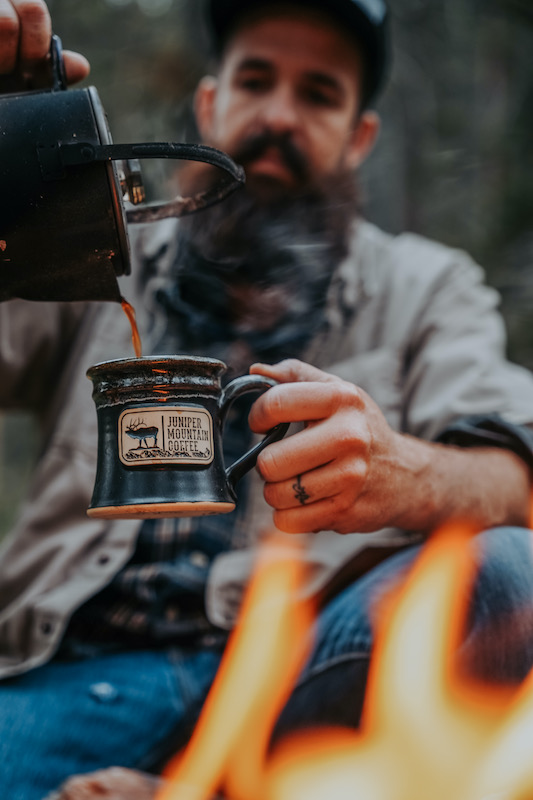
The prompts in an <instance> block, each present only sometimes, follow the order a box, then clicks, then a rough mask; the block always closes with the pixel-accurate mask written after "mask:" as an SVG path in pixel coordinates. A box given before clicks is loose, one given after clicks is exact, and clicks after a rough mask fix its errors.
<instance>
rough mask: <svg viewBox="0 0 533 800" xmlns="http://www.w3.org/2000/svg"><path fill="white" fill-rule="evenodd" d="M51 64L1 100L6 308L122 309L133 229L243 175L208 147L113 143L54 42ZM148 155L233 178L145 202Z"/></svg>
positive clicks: (220, 191)
mask: <svg viewBox="0 0 533 800" xmlns="http://www.w3.org/2000/svg"><path fill="white" fill-rule="evenodd" d="M50 63H51V73H52V77H51V80H52V85H51V86H49V87H48V88H46V89H39V90H35V91H16V92H14V93H9V94H3V95H0V139H1V143H2V147H1V149H0V174H1V175H2V192H1V193H0V301H3V300H10V299H13V298H22V299H27V300H41V301H47V300H58V301H78V300H104V301H113V302H118V303H121V302H122V300H123V298H122V295H121V292H120V289H119V286H118V281H117V278H118V277H119V276H122V275H128V274H129V273H130V271H131V265H130V252H129V240H128V233H127V223H129V224H136V223H142V222H154V221H156V220H159V219H164V218H167V217H180V216H183V215H185V214H192V213H194V212H196V211H198V210H200V209H202V208H206V207H207V206H210V205H212V204H214V203H217V202H219V201H220V200H222V199H224V198H225V197H227V196H228V195H229V194H230V193H231V192H233V191H235V189H237V188H238V187H239V186H241V185H242V184H243V183H244V170H243V169H242V167H240V166H238V165H237V164H235V162H234V161H233V160H232V159H231V158H230V157H229V156H227V155H226V154H225V153H222V152H221V151H219V150H216V149H214V148H211V147H207V146H204V145H198V144H180V143H173V142H151V143H137V144H113V142H112V138H111V133H110V130H109V127H108V124H107V118H106V115H105V112H104V109H103V106H102V103H101V102H100V98H99V96H98V92H97V90H96V88H95V87H94V86H91V87H89V88H86V89H69V90H67V89H66V81H65V76H64V68H63V58H62V49H61V41H60V39H59V38H58V37H57V36H55V35H54V36H53V37H52V44H51V50H50ZM2 88H3V89H4V91H5V90H6V89H7V90H9V89H10V88H12V87H10V86H7V85H6V84H4V85H3V86H2V84H0V91H2ZM147 158H150V159H154V158H155V159H161V158H164V159H179V160H188V161H196V162H203V163H205V164H209V165H211V166H213V167H216V168H218V169H219V170H222V171H223V172H224V173H226V175H227V176H228V178H227V179H226V180H224V181H221V182H217V183H216V184H214V185H213V184H211V185H209V186H208V187H207V189H205V190H204V191H200V192H198V193H197V194H194V195H192V196H188V197H176V198H174V200H171V201H170V202H164V203H152V204H145V205H139V203H142V201H143V200H144V189H143V186H142V176H141V171H140V165H139V160H142V159H147ZM117 162H118V163H117ZM125 195H126V196H127V199H128V201H129V203H130V206H129V207H126V205H125V200H124V197H125Z"/></svg>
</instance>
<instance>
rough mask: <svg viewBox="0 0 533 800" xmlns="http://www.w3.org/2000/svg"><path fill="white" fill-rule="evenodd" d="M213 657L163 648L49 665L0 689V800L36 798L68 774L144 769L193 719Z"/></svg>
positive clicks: (215, 658) (213, 669)
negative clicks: (115, 768) (1, 799)
mask: <svg viewBox="0 0 533 800" xmlns="http://www.w3.org/2000/svg"><path fill="white" fill-rule="evenodd" d="M220 655H221V653H220V651H218V650H210V649H206V650H203V651H199V652H196V653H194V652H186V651H178V650H172V651H170V652H169V651H163V650H161V651H155V652H145V651H138V652H130V653H123V654H113V655H109V656H99V657H96V658H89V659H83V660H70V661H58V660H56V661H53V662H51V663H50V664H47V665H46V666H43V667H40V668H39V669H36V670H34V671H33V672H30V673H27V674H26V675H23V676H21V677H19V678H11V679H9V680H7V681H5V682H3V683H2V684H0V786H1V791H0V795H1V796H2V797H5V798H6V799H7V798H9V800H42V798H43V797H44V796H45V795H46V794H47V793H48V792H49V791H51V790H52V789H55V788H57V786H58V785H59V784H60V783H62V782H63V781H64V780H65V779H66V778H67V777H69V776H70V775H72V774H76V773H80V772H90V771H92V770H95V769H99V768H102V767H107V766H112V765H121V766H126V767H138V768H140V769H149V768H150V767H151V766H152V765H153V764H155V763H156V762H157V760H158V757H159V755H160V748H161V747H163V746H165V748H166V744H167V740H169V739H171V738H172V736H173V732H174V730H175V729H176V728H177V727H178V726H180V727H181V726H182V725H185V724H188V723H189V721H190V720H191V718H192V716H193V715H194V714H195V713H197V712H198V710H199V708H200V705H201V703H202V702H203V699H204V697H205V695H206V692H207V690H208V688H209V686H210V684H211V682H212V680H213V677H214V675H215V672H216V670H217V667H218V664H219V661H220ZM191 721H192V720H191Z"/></svg>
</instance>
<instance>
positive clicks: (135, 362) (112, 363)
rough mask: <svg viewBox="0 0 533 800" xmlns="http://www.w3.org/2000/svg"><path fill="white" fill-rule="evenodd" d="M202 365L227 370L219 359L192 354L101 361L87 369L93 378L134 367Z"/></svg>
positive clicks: (88, 374) (88, 375) (89, 375)
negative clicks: (104, 373)
mask: <svg viewBox="0 0 533 800" xmlns="http://www.w3.org/2000/svg"><path fill="white" fill-rule="evenodd" d="M198 363H200V364H202V365H204V366H211V367H219V368H220V371H221V372H223V371H224V370H226V369H227V368H228V367H227V364H226V363H225V362H224V361H222V360H221V359H219V358H211V357H209V356H195V355H191V354H190V353H189V354H187V353H183V354H174V355H153V356H141V357H140V358H137V357H136V356H133V357H126V358H114V359H110V360H109V361H99V362H98V364H93V365H92V366H90V367H89V368H88V369H87V373H86V374H87V377H89V378H91V377H92V376H93V375H98V374H99V373H100V372H104V371H105V370H108V369H113V370H114V372H121V371H122V369H128V370H130V369H131V368H133V367H139V368H141V370H142V368H143V367H148V366H154V365H155V366H157V365H161V366H165V365H166V366H173V365H180V364H181V365H190V366H193V365H194V364H198Z"/></svg>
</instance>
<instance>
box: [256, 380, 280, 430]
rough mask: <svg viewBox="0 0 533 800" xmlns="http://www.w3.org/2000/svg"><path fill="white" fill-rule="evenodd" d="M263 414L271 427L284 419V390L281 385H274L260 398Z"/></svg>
mask: <svg viewBox="0 0 533 800" xmlns="http://www.w3.org/2000/svg"><path fill="white" fill-rule="evenodd" d="M260 400H261V404H262V409H263V414H264V416H265V417H266V419H267V421H268V425H269V427H272V425H275V424H277V423H278V422H281V421H282V413H281V412H282V408H283V392H282V389H281V387H280V386H272V388H271V389H269V390H268V391H267V392H265V394H264V395H262V397H261V398H260Z"/></svg>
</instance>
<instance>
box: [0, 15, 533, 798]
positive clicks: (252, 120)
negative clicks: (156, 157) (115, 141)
mask: <svg viewBox="0 0 533 800" xmlns="http://www.w3.org/2000/svg"><path fill="white" fill-rule="evenodd" d="M209 16H210V21H211V23H212V29H213V36H214V40H215V42H216V45H217V48H218V54H219V66H218V71H217V74H216V76H215V77H206V78H205V79H204V80H203V81H202V82H201V84H200V86H199V87H198V91H197V94H196V104H195V113H196V119H197V122H198V128H199V131H200V134H201V136H202V139H203V141H204V142H205V143H206V144H210V145H214V146H216V147H218V148H220V149H222V150H224V151H226V152H228V153H229V154H230V155H231V156H233V157H234V158H235V159H236V160H237V161H240V162H241V163H242V164H243V165H244V167H245V170H246V176H247V184H246V188H245V189H244V190H243V191H242V192H240V193H239V194H235V195H234V196H233V197H232V198H230V200H228V201H227V202H226V203H224V204H222V205H220V206H219V207H216V208H213V209H212V210H210V211H205V212H203V213H201V214H198V215H197V216H195V217H191V218H190V219H188V220H180V221H179V223H178V222H176V221H174V220H170V221H168V220H167V221H165V222H163V223H161V224H158V225H157V226H156V225H154V226H151V225H150V226H146V227H139V228H138V229H136V230H135V231H133V230H132V232H131V235H132V239H134V240H135V241H134V251H135V264H134V267H133V277H132V279H130V281H129V283H128V286H127V288H126V292H127V294H128V298H129V299H130V300H132V302H133V304H134V306H135V307H136V309H137V312H138V317H139V324H140V328H141V332H142V336H143V340H144V344H145V351H146V352H148V353H149V352H152V353H155V352H157V353H176V352H182V353H198V354H201V355H212V356H217V357H218V358H223V359H224V360H225V361H226V362H227V363H228V365H229V367H230V373H229V374H230V376H231V375H233V374H237V373H242V372H243V371H245V370H248V369H249V370H250V371H251V372H253V373H256V374H262V375H266V376H269V377H272V378H274V379H275V380H277V381H278V384H279V385H277V386H275V387H273V388H272V389H269V390H268V391H267V392H266V393H265V394H264V395H262V396H261V397H260V398H259V399H258V400H256V401H255V402H254V403H253V405H252V407H251V408H249V405H248V404H246V403H243V404H242V405H241V406H240V407H239V408H236V411H235V414H234V415H233V418H232V419H230V420H229V421H228V430H227V436H226V439H227V450H228V452H227V454H226V455H227V457H228V458H232V459H233V457H234V456H236V455H239V454H240V453H242V452H243V451H244V449H245V448H246V446H247V443H248V426H247V417H248V414H249V424H250V426H251V429H252V430H253V431H254V432H255V433H256V434H260V433H263V432H265V431H266V430H268V429H270V428H272V427H273V426H274V425H276V424H278V423H280V422H290V423H294V424H295V432H294V434H293V435H291V436H288V437H286V438H285V439H284V440H283V441H280V442H277V443H274V444H271V445H270V446H269V447H267V448H266V449H265V450H264V451H263V453H262V454H261V455H260V457H259V460H258V470H257V474H255V475H252V476H250V480H249V481H248V482H247V483H243V487H242V489H241V491H240V494H239V498H238V503H237V510H236V511H235V512H234V513H233V514H229V515H220V516H214V517H205V518H204V517H200V518H195V519H178V520H172V519H168V520H167V519H165V520H148V521H145V522H143V523H140V522H135V521H131V520H115V521H113V522H109V523H108V522H102V521H101V520H95V519H87V517H86V514H85V511H86V508H87V505H88V503H89V501H90V494H91V490H92V485H93V476H94V469H95V459H96V454H95V449H96V444H95V443H96V439H97V433H96V421H95V419H94V411H93V408H92V401H91V398H90V393H89V391H88V390H87V385H86V384H87V381H86V378H85V371H86V369H87V367H88V366H90V365H91V364H95V363H97V362H99V361H102V360H106V359H110V358H113V357H121V356H124V354H125V353H126V352H128V347H129V336H130V331H129V329H128V325H127V321H126V319H125V318H124V319H122V315H120V314H117V311H116V307H115V306H113V304H107V305H106V304H83V303H81V304H54V303H42V304H40V305H39V309H38V310H39V314H38V315H37V314H35V313H34V309H35V306H33V305H31V304H29V303H27V302H25V301H11V302H9V303H4V304H3V305H2V307H1V308H0V324H1V326H2V337H1V341H0V370H1V374H2V381H1V382H0V386H1V388H0V401H1V402H2V405H3V407H7V408H13V407H21V408H30V409H32V410H34V411H35V412H36V413H38V414H39V415H40V417H41V419H42V420H43V422H44V425H45V434H46V435H45V440H44V441H45V447H44V448H43V452H42V456H41V458H40V461H39V464H38V466H37V473H36V478H35V482H34V484H33V486H32V492H31V500H30V501H29V502H28V505H27V507H26V508H25V511H24V514H23V516H22V519H21V520H20V522H19V523H18V524H17V526H16V528H15V530H14V532H13V534H12V536H11V537H9V539H8V541H7V543H6V544H5V545H4V547H3V552H2V556H1V559H0V564H1V566H0V606H1V616H0V623H1V628H0V630H1V634H0V637H1V638H0V642H1V653H0V668H1V675H2V677H3V678H4V680H3V682H2V683H0V708H1V711H0V732H1V736H0V742H2V745H1V747H2V752H3V755H4V758H3V759H2V767H1V768H0V773H1V775H0V783H1V785H2V787H3V789H4V792H5V794H6V796H10V797H16V798H17V799H18V800H40V798H41V797H42V796H43V794H44V793H45V792H46V791H48V790H49V789H52V788H53V787H55V786H57V785H58V784H59V783H60V782H61V781H62V780H64V779H65V778H66V777H67V776H68V775H71V774H74V773H80V772H88V771H90V770H96V769H101V768H104V767H106V766H110V765H120V766H123V767H133V768H137V769H142V770H152V771H157V769H158V768H159V767H160V766H161V765H162V764H163V763H164V761H165V759H166V758H167V757H168V756H169V755H170V754H171V753H172V752H174V751H175V749H176V748H177V747H178V746H179V745H181V744H183V742H184V741H185V740H186V738H187V736H188V735H189V733H190V731H191V728H192V726H193V725H194V722H195V719H196V718H197V714H198V712H199V709H200V708H201V706H202V703H203V701H204V699H205V696H206V694H207V692H208V690H209V687H210V685H211V683H212V681H213V678H214V676H215V674H216V671H217V668H218V664H219V662H220V658H221V656H222V653H223V650H224V646H225V642H226V638H227V635H228V631H229V630H231V628H232V626H233V624H234V622H235V618H236V615H237V613H238V608H239V603H240V598H241V595H242V591H243V589H244V587H245V586H246V582H247V580H248V578H249V575H250V572H251V569H252V565H253V548H254V544H255V543H256V542H257V541H258V540H259V539H260V538H261V534H262V533H263V532H265V531H266V530H268V529H269V528H270V527H271V526H272V520H273V522H274V523H275V525H276V526H277V527H278V528H279V529H280V530H281V531H284V532H285V533H287V534H288V535H291V536H294V535H296V536H300V537H301V538H303V539H304V540H305V542H306V545H305V548H304V556H303V557H304V558H305V559H306V560H307V561H308V562H309V565H310V567H311V569H310V573H309V574H310V578H309V582H308V585H307V587H306V590H307V592H308V593H310V594H315V595H317V596H318V597H319V598H320V602H321V609H322V610H321V613H320V615H319V619H318V622H317V630H316V643H315V646H314V650H313V652H312V655H311V656H310V659H309V661H308V663H307V665H306V666H305V668H304V670H303V672H302V674H301V676H300V679H299V681H298V684H297V686H296V687H295V688H294V691H293V694H292V696H291V698H290V700H289V701H288V703H287V706H286V707H285V709H284V711H283V712H282V714H281V716H280V718H279V720H278V723H277V726H276V731H275V734H274V735H275V736H279V735H281V734H283V733H284V732H285V731H288V730H294V729H295V728H301V727H305V726H309V725H315V724H321V723H328V724H347V725H352V726H356V725H357V724H358V719H359V714H360V710H361V706H362V702H363V696H364V688H365V681H366V673H367V668H368V662H369V658H370V653H371V648H372V628H371V624H370V609H371V607H373V604H374V603H375V601H376V600H377V599H378V598H379V597H380V596H381V595H382V594H383V592H384V591H386V589H387V588H388V587H389V586H390V585H391V583H392V582H394V581H396V580H398V579H399V578H400V577H401V576H402V575H404V574H405V571H406V570H407V569H408V568H409V566H410V565H411V564H412V562H413V561H414V560H415V559H416V556H417V553H418V552H419V549H420V547H421V546H423V541H424V539H425V538H426V537H427V536H428V535H430V534H431V532H433V531H434V530H435V529H437V528H439V527H440V526H441V525H442V524H443V523H445V522H446V521H448V520H450V519H465V518H466V519H468V520H470V521H471V522H472V524H473V525H475V526H477V528H478V529H479V530H480V531H483V533H480V534H479V535H478V536H476V537H474V539H473V540H472V551H473V552H474V553H475V554H476V558H477V559H478V561H479V567H480V569H479V575H478V580H477V584H476V588H475V592H474V594H473V597H472V602H471V613H470V618H469V625H468V629H467V631H466V633H465V643H464V646H463V650H464V653H467V652H472V651H475V652H480V651H481V650H482V652H483V654H484V655H483V659H482V663H476V665H475V668H476V670H477V672H478V674H483V675H484V677H488V678H490V679H492V680H500V679H501V680H515V681H517V680H520V679H521V678H522V677H523V676H524V675H525V674H526V672H527V670H528V669H529V667H530V665H531V663H532V650H533V644H532V642H533V638H532V637H530V636H529V637H525V638H528V641H529V644H524V645H523V646H521V647H519V648H511V647H509V648H508V649H505V648H502V647H501V646H496V647H494V648H491V647H489V646H487V641H489V643H490V638H491V631H492V630H493V628H492V625H498V624H501V623H502V619H503V620H509V619H510V618H511V617H513V615H514V614H515V613H517V612H518V611H521V610H523V609H527V608H530V607H531V605H532V603H533V579H532V578H533V575H532V569H531V566H532V565H531V552H530V538H529V534H528V533H527V531H526V530H525V528H524V527H521V526H525V525H526V522H527V518H528V507H529V495H530V468H531V464H532V452H533V451H532V433H531V432H532V429H533V380H532V378H531V376H530V375H529V373H527V372H526V371H525V370H522V369H520V368H519V367H517V366H514V365H512V364H510V363H509V362H507V361H506V360H505V357H504V354H503V353H504V341H503V332H502V325H501V320H500V318H499V316H498V314H497V311H496V304H497V297H496V296H495V293H494V292H493V291H492V290H490V289H489V288H487V287H486V286H484V285H483V276H482V273H481V270H480V269H479V268H478V267H477V266H476V265H475V264H473V263H472V262H471V260H470V259H469V258H468V256H467V255H465V254H464V253H460V252H457V251H451V250H450V249H448V248H445V247H442V246H440V245H438V244H435V243H432V242H428V241H426V240H423V239H421V238H419V237H417V236H414V235H410V234H405V235H402V236H399V237H395V238H394V237H390V236H388V235H387V234H385V233H383V232H381V231H379V230H377V229H376V228H375V227H373V226H372V225H370V224H369V223H367V222H365V221H364V220H363V219H362V217H361V216H360V214H359V212H358V203H357V194H356V191H355V188H354V186H355V183H354V181H353V173H354V171H356V170H357V168H358V167H359V166H360V164H361V163H362V162H363V161H364V160H365V158H366V157H367V156H368V154H369V153H370V151H371V149H372V145H373V143H374V141H375V139H376V136H377V133H378V128H379V119H378V116H377V114H376V113H375V111H373V110H372V108H371V104H372V102H373V101H374V99H375V97H376V95H377V92H378V91H379V89H380V87H381V85H382V82H383V76H384V73H385V69H386V61H387V56H386V51H387V46H386V43H387V18H388V13H387V9H386V7H385V4H384V1H383V0H327V2H320V0H308V1H307V2H306V1H305V0H291V2H288V3H285V2H281V3H280V2H268V0H260V2H257V3H253V4H250V3H246V2H244V0H212V1H211V3H210V5H209ZM50 30H51V25H50V18H49V15H48V12H47V9H46V6H45V5H44V3H43V1H42V0H32V1H31V2H29V0H3V2H2V3H1V4H0V72H2V73H5V74H10V75H12V77H13V78H14V81H15V83H16V82H17V81H18V83H19V86H22V87H25V88H30V87H31V85H32V83H31V82H32V80H33V77H32V76H33V75H34V73H35V71H37V70H38V68H39V66H40V65H42V63H43V61H44V60H45V59H46V54H47V53H48V50H49V42H50ZM65 67H66V71H67V75H68V77H69V80H70V81H71V82H74V81H75V80H77V79H80V78H81V77H84V76H85V75H86V74H87V64H86V62H85V61H84V59H83V58H81V57H80V56H78V55H75V54H68V53H67V54H66V55H65ZM37 257H38V254H36V258H37ZM58 371H59V372H60V375H59V376H58ZM265 501H266V502H265ZM272 509H273V515H272ZM477 641H480V642H483V647H482V648H481V650H476V642H477ZM478 661H479V660H478ZM469 663H470V664H472V663H473V660H472V659H471V660H470V661H469Z"/></svg>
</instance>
